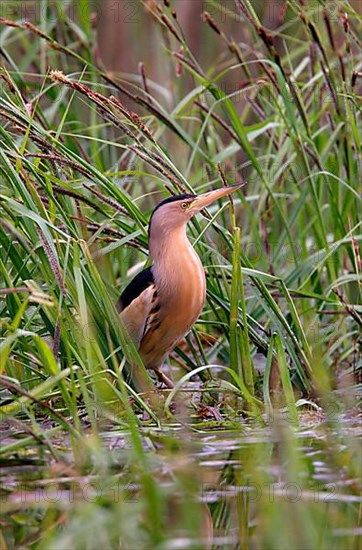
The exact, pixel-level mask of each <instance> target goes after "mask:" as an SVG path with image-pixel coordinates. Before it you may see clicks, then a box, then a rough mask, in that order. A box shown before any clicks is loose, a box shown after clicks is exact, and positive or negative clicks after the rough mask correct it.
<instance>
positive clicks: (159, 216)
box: [149, 184, 243, 235]
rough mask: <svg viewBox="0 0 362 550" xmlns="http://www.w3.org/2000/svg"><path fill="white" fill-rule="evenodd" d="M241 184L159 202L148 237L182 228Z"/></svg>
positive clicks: (177, 196) (151, 220) (176, 196)
mask: <svg viewBox="0 0 362 550" xmlns="http://www.w3.org/2000/svg"><path fill="white" fill-rule="evenodd" d="M242 185H243V184H237V185H229V186H228V187H221V188H220V189H215V190H214V191H209V192H207V193H203V194H202V195H175V196H173V197H170V198H168V199H165V200H164V201H162V202H160V203H159V204H158V205H157V206H156V208H155V209H154V211H153V213H152V216H151V219H150V225H149V233H150V235H151V234H153V233H158V232H162V233H164V232H166V233H167V232H171V231H172V230H174V229H178V228H180V227H184V226H185V225H186V223H187V222H188V221H189V220H190V219H191V218H192V216H194V215H195V214H197V213H198V212H200V210H203V209H204V208H207V207H208V206H209V205H210V204H211V203H213V202H214V201H216V200H217V199H221V198H222V197H225V196H226V195H230V194H231V193H233V192H234V191H236V190H237V189H240V187H242Z"/></svg>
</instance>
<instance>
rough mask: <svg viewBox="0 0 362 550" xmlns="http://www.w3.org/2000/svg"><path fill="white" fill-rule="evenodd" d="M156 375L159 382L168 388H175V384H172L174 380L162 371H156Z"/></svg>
mask: <svg viewBox="0 0 362 550" xmlns="http://www.w3.org/2000/svg"><path fill="white" fill-rule="evenodd" d="M155 374H156V376H157V378H158V380H159V382H161V383H162V384H164V385H165V386H166V387H167V388H169V389H172V388H174V387H175V384H174V383H173V382H172V380H171V379H170V378H169V377H168V376H166V374H165V373H164V372H162V371H161V370H155Z"/></svg>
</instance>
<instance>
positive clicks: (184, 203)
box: [181, 202, 189, 210]
mask: <svg viewBox="0 0 362 550" xmlns="http://www.w3.org/2000/svg"><path fill="white" fill-rule="evenodd" d="M188 207H189V203H188V202H182V203H181V208H182V210H187V209H188Z"/></svg>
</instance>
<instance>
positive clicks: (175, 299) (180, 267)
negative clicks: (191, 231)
mask: <svg viewBox="0 0 362 550" xmlns="http://www.w3.org/2000/svg"><path fill="white" fill-rule="evenodd" d="M174 252H175V254H173V255H171V257H169V258H168V259H167V261H165V262H164V263H163V264H160V263H157V264H156V265H154V266H153V274H154V278H155V289H156V293H157V302H158V304H159V308H158V313H157V316H155V318H154V320H153V322H152V324H151V326H150V330H149V331H148V332H147V333H146V334H145V338H144V340H143V341H142V344H141V351H142V352H143V355H146V356H147V358H150V357H151V356H153V355H154V354H156V355H157V354H158V353H160V354H162V355H165V354H167V353H168V352H169V351H170V349H172V348H173V347H174V346H175V345H176V344H177V342H178V341H179V340H181V339H182V338H183V336H184V335H185V334H186V333H187V332H188V331H189V330H190V328H191V327H192V325H193V324H194V323H195V321H196V320H197V318H198V317H199V315H200V313H201V311H202V308H203V306H204V303H205V298H206V279H205V271H204V268H203V266H202V264H201V261H200V259H199V257H198V255H197V254H196V252H195V251H194V249H193V248H192V247H191V245H189V246H188V249H187V251H185V249H184V250H183V252H182V254H181V253H179V254H177V248H175V251H174ZM152 362H153V361H152Z"/></svg>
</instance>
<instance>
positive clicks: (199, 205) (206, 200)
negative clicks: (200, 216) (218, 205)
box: [191, 183, 244, 211]
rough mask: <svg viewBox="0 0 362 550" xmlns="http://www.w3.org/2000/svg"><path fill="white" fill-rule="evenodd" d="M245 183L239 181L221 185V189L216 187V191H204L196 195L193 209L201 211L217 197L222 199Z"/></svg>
mask: <svg viewBox="0 0 362 550" xmlns="http://www.w3.org/2000/svg"><path fill="white" fill-rule="evenodd" d="M243 185H244V184H243V183H238V184H236V185H229V186H228V187H221V188H220V189H215V190H214V191H209V192H208V193H203V194H202V195H199V196H198V197H196V199H195V200H194V201H193V203H192V207H191V208H192V210H196V211H200V210H202V209H203V208H206V207H207V206H209V205H210V204H211V203H212V202H214V201H216V200H217V199H221V198H222V197H225V196H226V195H231V193H233V192H234V191H237V190H238V189H240V188H241V187H242V186H243Z"/></svg>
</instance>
